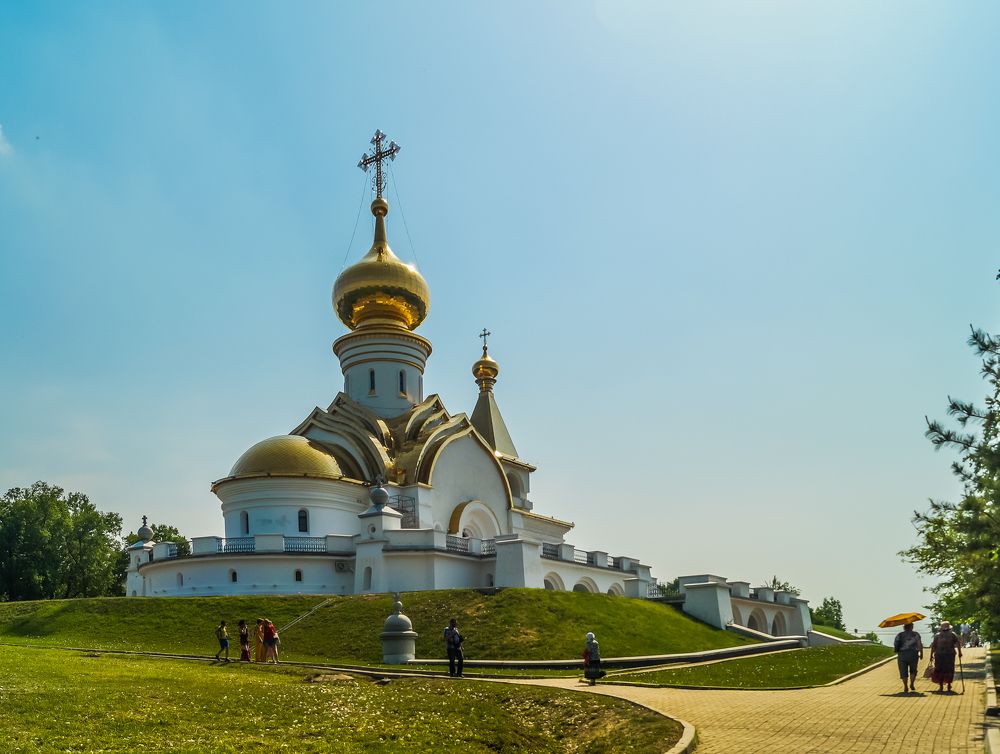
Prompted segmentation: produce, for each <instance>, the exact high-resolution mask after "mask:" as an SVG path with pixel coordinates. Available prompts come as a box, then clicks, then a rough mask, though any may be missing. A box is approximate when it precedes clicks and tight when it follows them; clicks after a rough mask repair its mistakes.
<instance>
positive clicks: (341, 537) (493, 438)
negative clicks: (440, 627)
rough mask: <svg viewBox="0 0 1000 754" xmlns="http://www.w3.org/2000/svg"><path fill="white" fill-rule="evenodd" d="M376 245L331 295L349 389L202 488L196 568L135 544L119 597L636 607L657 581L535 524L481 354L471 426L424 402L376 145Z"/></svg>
mask: <svg viewBox="0 0 1000 754" xmlns="http://www.w3.org/2000/svg"><path fill="white" fill-rule="evenodd" d="M372 144H373V145H374V147H375V148H374V150H373V154H371V155H366V156H365V158H364V159H363V160H362V163H361V164H360V166H361V167H364V168H367V167H368V166H369V165H374V166H375V170H374V174H375V179H374V181H373V183H374V188H375V193H376V196H375V200H374V201H373V202H372V205H371V211H372V214H373V215H374V216H375V237H374V241H373V243H372V246H371V249H370V250H369V251H368V253H367V254H366V255H365V256H364V257H363V258H362V259H361V260H360V261H359V262H357V263H356V264H354V265H352V266H350V267H347V268H346V269H345V270H344V271H343V272H342V273H341V274H340V276H339V277H338V278H337V281H336V283H335V284H334V287H333V306H334V309H335V311H336V313H337V316H338V317H339V318H340V320H341V321H342V322H343V323H344V325H346V327H347V328H348V330H349V332H348V333H347V334H345V335H343V336H342V337H340V338H338V339H337V340H336V341H335V342H334V344H333V351H334V353H335V354H336V355H337V357H338V358H339V360H340V367H341V370H342V371H343V374H344V390H343V392H341V393H339V394H338V395H337V396H336V397H335V398H334V399H333V402H332V403H331V404H330V405H329V406H328V407H327V408H325V409H323V408H318V407H317V408H314V409H313V410H312V411H311V412H310V413H309V414H308V415H307V416H306V417H305V418H304V419H303V420H302V421H301V422H300V423H299V424H298V425H297V426H296V427H295V428H294V429H292V430H291V432H290V433H289V434H287V435H279V436H277V437H271V438H268V439H266V440H263V441H261V442H259V443H257V444H256V445H254V446H253V447H251V448H250V449H249V450H247V451H246V452H245V453H244V454H243V455H242V456H240V458H239V459H237V460H236V462H235V463H234V464H233V467H232V469H231V470H230V471H229V473H228V474H226V475H225V476H223V477H222V478H221V479H219V480H217V481H216V482H214V483H213V484H212V492H213V493H215V495H216V496H217V497H218V498H219V500H220V501H221V512H222V524H223V528H224V531H225V535H224V536H221V537H220V536H206V537H194V538H193V539H192V540H191V554H190V555H186V556H183V557H178V556H177V549H176V545H174V544H172V543H169V542H161V543H155V542H153V541H151V537H152V531H151V530H150V529H149V527H148V526H146V525H145V522H144V524H143V526H142V527H141V528H140V529H139V531H138V535H139V537H140V541H139V542H137V543H136V544H135V545H133V546H132V548H131V558H130V564H129V569H128V573H127V583H126V593H127V594H128V595H130V596H155V597H159V596H180V595H184V596H192V595H206V594H289V593H299V592H301V593H309V594H327V593H328V594H363V593H368V592H388V591H411V590H424V589H447V588H455V587H536V588H539V589H541V588H546V589H556V590H576V591H588V592H602V593H608V594H616V595H630V596H633V597H639V596H642V597H645V596H646V595H647V592H648V590H649V589H650V587H651V585H655V580H654V579H653V578H652V577H651V575H650V568H649V566H648V565H645V564H643V563H641V562H639V561H638V560H637V559H636V558H633V557H626V556H611V555H609V554H608V553H606V552H587V551H582V550H578V549H576V548H575V547H574V546H573V545H572V544H570V543H568V542H567V541H566V535H567V534H568V533H569V532H570V530H571V529H572V528H573V524H571V523H569V522H566V521H560V520H559V519H556V518H551V517H549V516H544V515H541V514H540V513H537V512H535V510H534V506H533V504H532V502H531V500H530V499H529V497H528V494H529V492H530V490H531V474H532V473H533V472H534V471H535V466H534V465H532V464H531V463H529V462H528V461H526V460H525V459H523V458H521V457H520V456H519V455H518V452H517V449H516V448H515V446H514V442H513V441H512V439H511V435H510V432H509V431H508V430H507V426H506V425H505V424H504V420H503V417H502V416H501V414H500V409H499V406H498V405H497V401H496V397H495V396H494V393H493V388H494V385H495V384H496V382H497V377H498V375H499V374H500V365H499V364H498V363H497V362H496V361H495V360H494V359H493V358H492V357H491V356H490V355H489V353H488V344H487V340H486V336H487V335H488V334H489V333H487V332H486V331H485V330H484V331H483V335H482V336H481V337H483V347H482V356H481V358H479V359H478V360H477V361H476V362H475V363H474V364H473V365H472V374H473V376H474V378H475V382H476V384H477V385H478V387H479V393H478V399H477V401H476V404H475V407H474V408H473V410H472V414H471V416H470V415H467V414H465V413H456V414H452V413H450V412H449V411H448V409H447V408H445V405H444V402H443V401H442V400H441V398H440V397H439V396H437V395H435V394H430V395H425V394H424V366H425V364H426V362H427V359H428V357H429V356H430V354H431V343H430V341H428V340H427V339H426V338H424V337H422V336H421V335H419V334H417V332H416V330H417V328H418V327H419V326H420V324H421V322H423V321H424V318H425V317H426V316H427V312H428V308H429V305H430V293H429V290H428V287H427V283H426V282H425V280H424V278H423V277H422V276H421V274H420V273H419V272H418V271H417V270H416V268H415V267H413V266H412V265H409V264H404V263H403V262H402V261H400V259H399V258H398V257H397V256H396V255H395V254H394V253H393V252H392V250H391V249H390V248H389V244H388V242H387V237H386V216H387V215H388V213H389V204H388V202H387V201H386V200H385V199H384V198H383V196H382V191H383V188H384V182H383V176H382V160H383V159H386V158H394V157H395V153H396V152H397V151H398V149H399V148H398V146H396V145H395V143H391V144H389V145H388V146H386V145H385V143H384V138H383V135H382V134H381V132H376V136H375V138H374V139H372Z"/></svg>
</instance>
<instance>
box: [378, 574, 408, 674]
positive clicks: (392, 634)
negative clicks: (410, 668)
mask: <svg viewBox="0 0 1000 754" xmlns="http://www.w3.org/2000/svg"><path fill="white" fill-rule="evenodd" d="M402 610H403V603H402V602H400V601H399V592H396V601H395V603H393V606H392V615H390V616H389V617H388V618H386V619H385V623H384V624H383V625H382V633H380V634H379V638H380V639H382V662H384V663H385V664H386V665H405V664H406V663H408V662H409V661H410V660H412V659H413V658H414V657H416V656H417V635H418V634H417V632H416V631H414V630H413V623H412V622H411V621H410V619H409V618H407V617H406V616H405V615H403V612H402Z"/></svg>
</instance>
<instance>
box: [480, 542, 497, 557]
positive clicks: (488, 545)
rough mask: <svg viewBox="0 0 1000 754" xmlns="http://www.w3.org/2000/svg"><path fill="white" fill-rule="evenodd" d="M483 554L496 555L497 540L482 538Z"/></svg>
mask: <svg viewBox="0 0 1000 754" xmlns="http://www.w3.org/2000/svg"><path fill="white" fill-rule="evenodd" d="M481 554H483V555H496V554H497V541H496V540H495V539H484V540H483V547H482V550H481Z"/></svg>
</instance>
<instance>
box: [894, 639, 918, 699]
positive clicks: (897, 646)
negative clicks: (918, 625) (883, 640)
mask: <svg viewBox="0 0 1000 754" xmlns="http://www.w3.org/2000/svg"><path fill="white" fill-rule="evenodd" d="M892 648H893V649H894V650H895V651H896V662H897V664H898V665H899V677H900V679H901V680H902V681H903V693H904V694H905V693H907V692H908V691H916V690H917V687H916V686H915V685H914V681H916V680H917V660H918V658H919V659H920V660H922V659H924V643H923V641H922V640H921V639H920V634H918V633H917V632H916V631H914V630H913V624H912V623H907V624H905V625H904V626H903V630H902V631H900V632H899V633H898V634H896V639H895V640H894V641H893V643H892ZM907 676H909V682H910V685H909V688H907V685H906V682H907Z"/></svg>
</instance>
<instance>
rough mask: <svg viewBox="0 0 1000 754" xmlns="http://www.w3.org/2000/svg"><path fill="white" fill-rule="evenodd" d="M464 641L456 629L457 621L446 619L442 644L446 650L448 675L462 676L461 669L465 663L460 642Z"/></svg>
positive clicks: (453, 676)
mask: <svg viewBox="0 0 1000 754" xmlns="http://www.w3.org/2000/svg"><path fill="white" fill-rule="evenodd" d="M463 641H465V639H464V637H463V636H462V634H460V633H459V631H458V621H457V620H455V619H454V618H452V619H451V620H450V621H448V628H446V629H445V630H444V645H445V647H446V648H447V650H448V675H450V676H451V677H452V678H455V677H458V678H461V677H462V669H463V666H464V665H465V653H464V652H462V642H463Z"/></svg>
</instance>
